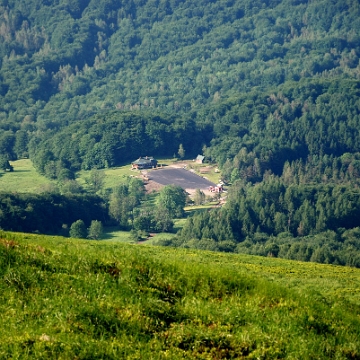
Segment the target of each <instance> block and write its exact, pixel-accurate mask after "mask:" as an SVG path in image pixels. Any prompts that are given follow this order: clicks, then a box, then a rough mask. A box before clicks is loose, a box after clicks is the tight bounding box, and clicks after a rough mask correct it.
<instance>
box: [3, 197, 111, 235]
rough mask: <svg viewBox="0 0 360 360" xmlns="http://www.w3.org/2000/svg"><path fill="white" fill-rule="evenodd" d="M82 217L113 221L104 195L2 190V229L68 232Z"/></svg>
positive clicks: (88, 219)
mask: <svg viewBox="0 0 360 360" xmlns="http://www.w3.org/2000/svg"><path fill="white" fill-rule="evenodd" d="M79 219H81V220H82V221H83V222H84V224H85V226H90V225H91V222H92V221H93V220H97V221H101V222H102V223H106V222H108V221H109V214H108V211H107V205H106V202H105V201H104V199H103V198H101V197H99V196H97V195H91V194H82V195H74V194H64V195H60V194H55V193H49V192H46V193H42V194H37V195H36V194H20V193H19V194H5V193H0V228H2V229H4V230H13V231H22V232H39V233H42V234H62V235H66V236H67V235H68V231H69V227H70V225H71V224H72V223H74V222H75V221H77V220H79Z"/></svg>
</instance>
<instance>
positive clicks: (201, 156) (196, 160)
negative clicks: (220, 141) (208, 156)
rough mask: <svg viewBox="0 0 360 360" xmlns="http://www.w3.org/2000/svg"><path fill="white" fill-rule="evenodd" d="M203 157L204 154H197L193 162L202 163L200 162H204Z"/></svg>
mask: <svg viewBox="0 0 360 360" xmlns="http://www.w3.org/2000/svg"><path fill="white" fill-rule="evenodd" d="M204 159H205V156H203V155H198V156H197V157H196V159H195V162H196V163H197V164H202V163H203V162H204Z"/></svg>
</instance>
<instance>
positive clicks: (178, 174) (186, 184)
mask: <svg viewBox="0 0 360 360" xmlns="http://www.w3.org/2000/svg"><path fill="white" fill-rule="evenodd" d="M148 178H149V180H152V181H155V182H157V183H159V184H161V185H171V184H173V185H178V186H181V187H182V188H183V189H186V190H187V189H200V190H206V189H207V188H208V187H209V186H214V185H215V184H214V183H212V182H211V181H209V180H207V179H204V178H203V177H201V176H199V175H196V174H194V173H193V172H191V171H188V170H185V169H177V168H170V167H169V168H165V169H157V170H152V171H149V172H148Z"/></svg>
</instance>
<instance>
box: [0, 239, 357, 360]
mask: <svg viewBox="0 0 360 360" xmlns="http://www.w3.org/2000/svg"><path fill="white" fill-rule="evenodd" d="M0 238H1V240H0V294H1V295H0V311H1V314H2V316H1V319H0V325H1V326H0V338H1V343H0V358H14V359H16V358H19V359H20V358H21V359H27V358H28V359H49V358H54V359H55V358H56V359H75V358H77V359H101V358H103V359H121V358H129V359H165V358H169V359H194V358H198V359H231V358H254V359H268V358H274V359H275V358H288V359H329V358H334V359H335V358H336V359H342V358H343V359H347V358H348V359H351V358H353V359H356V358H359V357H360V334H359V332H360V321H359V315H360V302H359V298H358V292H359V289H360V271H359V270H356V269H349V268H339V267H334V266H321V265H315V264H307V263H303V264H302V263H297V262H291V261H281V260H278V259H264V258H257V257H251V256H238V255H228V254H213V253H209V252H200V251H199V252H194V251H192V252H191V251H186V250H180V249H168V248H157V247H151V246H148V247H142V246H135V245H129V244H123V243H111V242H106V243H105V242H96V241H75V240H72V239H64V238H56V237H46V236H32V235H25V234H11V233H5V232H2V233H0ZM320 279H323V280H324V282H323V283H322V284H321V283H320V281H319V280H320ZM314 282H317V283H319V286H318V287H317V288H316V287H315V286H314ZM345 290H347V291H345Z"/></svg>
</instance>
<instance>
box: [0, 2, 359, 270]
mask: <svg viewBox="0 0 360 360" xmlns="http://www.w3.org/2000/svg"><path fill="white" fill-rule="evenodd" d="M359 28H360V4H359V1H357V0H319V1H306V0H267V1H260V0H259V1H253V0H226V1H225V0H218V1H216V0H211V1H210V0H199V1H196V2H195V1H190V0H180V1H174V0H149V1H146V0H132V1H116V0H96V1H95V0H84V1H81V0H76V1H69V0H47V1H38V0H29V1H24V0H16V1H15V0H0V169H2V170H4V171H11V170H13V169H12V167H11V166H10V164H9V161H10V160H15V159H19V158H22V157H30V159H31V160H32V162H33V164H34V166H35V167H36V169H37V171H38V172H40V173H41V174H44V175H45V176H46V177H48V178H51V179H55V180H56V179H57V180H59V181H66V180H67V179H68V180H73V179H75V177H76V172H78V171H79V170H90V169H94V168H96V169H101V168H107V167H112V166H117V165H120V164H125V163H128V162H129V161H130V160H133V159H134V158H137V157H139V156H142V155H153V156H159V157H161V156H168V157H169V156H173V154H176V153H177V151H178V149H179V147H180V146H181V147H182V149H183V150H184V153H185V154H186V156H187V157H189V158H192V157H193V156H196V155H197V154H199V153H203V154H204V155H205V157H206V160H207V161H208V162H211V163H214V164H215V163H216V164H217V165H218V166H219V168H220V170H221V176H222V178H223V180H224V181H226V182H229V183H231V184H232V186H233V191H231V192H230V194H229V197H228V200H229V201H228V204H227V205H226V206H225V207H224V208H223V209H221V210H215V211H213V212H209V213H206V214H205V213H199V214H195V215H194V217H193V218H191V219H190V220H189V221H188V223H187V224H186V225H185V226H184V229H183V230H182V232H181V233H179V234H178V237H177V238H176V239H174V240H173V241H167V242H164V243H166V244H168V245H169V244H170V245H175V246H185V247H198V248H208V249H214V250H222V251H239V252H250V253H256V254H260V255H271V256H282V257H289V258H298V259H301V260H313V261H320V262H337V263H341V264H347V265H356V266H360V260H359V259H358V258H357V257H356V256H355V257H354V256H352V254H353V253H357V252H358V251H360V240H359V239H360V235H358V234H359V232H358V228H359V226H360V223H359V220H358V219H359V217H358V214H359V211H360V200H359V199H360V196H359V191H358V187H359V182H360V132H359V129H360V98H359V95H360V62H359V56H360V35H359ZM73 185H74V184H73ZM4 198H6V195H4ZM110 198H111V194H107V195H106V196H105V198H104V201H105V202H108V201H109V199H110ZM16 201H17V200H16ZM61 201H63V200H61ZM64 201H65V200H64ZM5 205H6V204H5ZM11 206H12V203H11ZM11 206H10V207H11ZM24 206H25V207H26V206H27V205H26V204H25V205H24ZM3 208H6V206H4V207H3ZM23 210H24V209H22V210H21V211H23ZM21 211H19V213H21ZM219 218H220V219H222V220H221V221H218V219H219ZM4 219H5V218H4ZM4 219H3V220H4ZM3 223H5V220H4V221H3ZM201 224H203V225H201ZM48 231H49V230H48ZM324 234H325V235H324ZM326 239H331V241H330V240H329V241H327V240H326ZM299 241H300V242H301V245H302V248H301V250H299V249H295V250H296V251H295V250H294V248H293V246H295V245H294V244H295V243H297V242H299ZM325 245H326V246H325Z"/></svg>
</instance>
